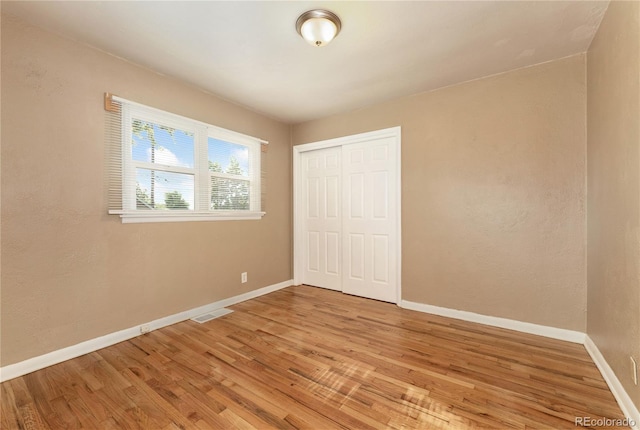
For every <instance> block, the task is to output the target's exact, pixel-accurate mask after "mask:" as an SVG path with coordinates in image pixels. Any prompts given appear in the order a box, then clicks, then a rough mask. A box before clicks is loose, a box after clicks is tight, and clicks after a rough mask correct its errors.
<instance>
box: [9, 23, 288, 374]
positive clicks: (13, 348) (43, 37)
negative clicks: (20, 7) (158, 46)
mask: <svg viewBox="0 0 640 430" xmlns="http://www.w3.org/2000/svg"><path fill="white" fill-rule="evenodd" d="M2 90H3V91H2V107H3V109H2V279H1V281H2V305H1V306H2V308H1V312H2V345H1V346H2V362H1V364H2V365H8V364H12V363H15V362H17V361H21V360H24V359H27V358H30V357H33V356H37V355H40V354H44V353H47V352H49V351H52V350H56V349H59V348H63V347H66V346H70V345H73V344H76V343H78V342H81V341H84V340H87V339H91V338H94V337H97V336H101V335H104V334H107V333H111V332H114V331H117V330H120V329H124V328H128V327H131V326H134V325H137V324H140V323H142V322H147V321H150V320H153V319H156V318H160V317H164V316H167V315H170V314H173V313H176V312H179V311H183V310H186V309H190V308H193V307H196V306H201V305H205V304H207V303H211V302H213V301H216V300H220V299H223V298H227V297H230V296H234V295H237V294H240V293H244V292H247V291H250V290H254V289H256V288H260V287H264V286H267V285H271V284H275V283H278V282H281V281H285V280H287V279H291V258H292V257H291V167H290V166H291V155H290V153H291V147H290V127H289V126H288V125H285V124H281V123H278V122H275V121H272V120H270V119H268V118H265V117H264V116H261V115H258V114H256V113H253V112H251V111H248V110H246V109H243V108H241V107H239V106H237V105H233V104H231V103H227V102H225V101H222V100H220V99H218V98H216V97H213V96H211V95H209V94H206V93H203V92H201V91H199V90H197V89H195V88H191V87H188V86H185V85H184V84H182V83H180V82H178V81H176V80H173V79H170V78H167V77H164V76H160V75H158V74H156V73H154V72H151V71H149V70H145V69H143V68H140V67H137V66H135V65H132V64H131V63H128V62H125V61H122V60H120V59H118V58H116V57H113V56H110V55H107V54H105V53H103V52H100V51H97V50H94V49H91V48H88V47H87V46H84V45H81V44H78V43H75V42H73V41H70V40H66V39H62V38H60V37H58V36H56V35H53V34H50V33H47V32H44V31H42V30H39V29H37V28H34V27H30V26H28V25H26V24H24V23H22V22H21V21H18V20H15V19H13V18H10V17H8V16H2ZM105 91H108V92H112V93H114V94H117V95H119V96H122V97H125V98H128V99H130V100H134V101H138V102H141V103H144V104H148V105H151V106H155V107H158V108H160V109H165V110H168V111H171V112H175V113H178V114H181V115H184V116H188V117H192V118H195V119H198V120H201V121H205V122H208V123H211V124H215V125H218V126H221V127H225V128H229V129H232V130H236V131H239V132H242V133H246V134H250V135H254V136H258V137H261V138H263V139H267V140H269V141H270V142H271V144H270V145H269V154H268V165H267V169H268V177H267V184H268V203H267V210H268V213H267V215H266V216H265V217H264V219H262V220H261V221H233V222H228V221H221V222H189V223H158V224H127V225H123V224H121V222H120V218H119V217H117V216H113V215H111V216H110V215H107V208H106V191H105V187H104V182H103V170H104V169H103V166H104V163H103V156H104V149H103V146H104V138H103V133H104V114H103V108H102V107H103V104H102V103H103V101H102V97H103V93H104V92H105ZM265 256H268V258H267V257H265ZM242 271H247V272H248V273H249V282H248V283H247V284H240V272H242Z"/></svg>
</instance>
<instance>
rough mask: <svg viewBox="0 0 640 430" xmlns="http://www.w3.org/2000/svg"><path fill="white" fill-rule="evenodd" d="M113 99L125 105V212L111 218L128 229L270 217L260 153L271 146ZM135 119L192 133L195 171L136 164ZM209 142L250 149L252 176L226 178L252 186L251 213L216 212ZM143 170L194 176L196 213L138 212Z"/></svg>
mask: <svg viewBox="0 0 640 430" xmlns="http://www.w3.org/2000/svg"><path fill="white" fill-rule="evenodd" d="M114 99H115V100H116V101H118V102H120V103H121V115H122V117H121V118H122V130H121V150H122V178H121V180H122V209H121V210H109V214H117V215H120V217H121V218H122V222H123V223H146V222H184V221H228V220H256V219H261V218H262V216H264V215H265V212H263V211H261V208H260V206H261V202H260V196H261V192H262V190H261V183H260V179H261V170H260V169H261V160H260V158H261V157H260V153H261V145H262V144H263V143H267V142H265V141H262V140H260V139H257V138H254V137H251V136H247V135H244V134H242V133H237V132H234V131H231V130H227V129H224V128H221V127H217V126H214V125H211V124H207V123H203V122H201V121H197V120H193V119H190V118H186V117H183V116H180V115H176V114H172V113H169V112H165V111H162V110H160V109H156V108H152V107H149V106H145V105H142V104H139V103H134V102H130V101H128V100H124V99H120V98H117V99H116V98H115V97H114ZM134 119H139V120H142V121H146V122H149V123H152V124H158V125H163V126H167V127H171V128H174V129H177V130H181V131H184V132H191V133H193V145H194V148H193V153H194V160H193V164H194V165H193V168H191V167H183V166H171V165H165V164H160V163H150V162H147V161H137V160H134V159H133V152H132V148H133V130H132V124H133V120H134ZM209 138H213V139H217V140H221V141H224V142H228V143H232V144H235V145H241V146H244V147H246V148H247V149H248V151H249V165H248V170H249V172H248V176H242V177H240V176H236V175H233V174H226V173H223V175H224V177H225V178H226V179H238V180H245V181H247V182H249V196H250V198H249V202H250V207H249V209H248V210H220V209H211V182H212V181H211V178H212V175H211V173H212V172H211V171H210V170H209V153H208V145H209V142H208V139H209ZM138 168H141V169H145V170H155V171H163V172H168V173H178V174H188V175H193V180H194V196H193V198H194V208H193V209H171V210H162V209H160V210H158V209H156V210H154V209H151V210H146V209H145V210H142V209H137V202H136V184H137V180H136V169H138ZM216 176H217V175H216ZM218 177H220V176H218ZM256 196H257V197H256Z"/></svg>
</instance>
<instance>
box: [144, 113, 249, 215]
mask: <svg viewBox="0 0 640 430" xmlns="http://www.w3.org/2000/svg"><path fill="white" fill-rule="evenodd" d="M154 142H155V144H154ZM207 143H208V145H207V148H208V161H209V167H210V168H211V166H212V164H215V166H216V167H215V169H220V170H218V171H222V172H228V173H233V174H238V173H240V172H238V167H239V169H240V171H241V173H240V174H241V175H242V176H245V177H248V176H249V175H248V172H249V148H248V147H246V146H244V145H239V144H235V143H231V142H226V141H223V140H219V139H215V138H212V137H209V138H208V142H207ZM194 148H195V143H194V133H193V132H189V131H185V130H178V129H174V128H170V127H166V126H161V125H158V124H152V123H149V122H145V121H139V120H136V119H134V127H133V141H132V157H133V160H135V161H142V162H147V163H152V162H153V163H156V164H163V165H167V166H172V167H183V168H189V169H193V168H194V167H195V154H194ZM233 160H235V161H236V163H234V161H233ZM234 166H235V169H234ZM211 170H213V169H211ZM151 172H152V171H151V170H149V169H141V168H137V169H136V182H137V186H138V188H139V191H138V193H137V194H138V197H140V196H142V199H141V198H138V208H140V204H141V203H140V201H141V200H143V201H144V202H146V203H147V204H148V206H149V208H151V205H150V202H151V195H152V194H153V200H154V201H155V205H156V208H157V209H164V208H174V209H186V207H184V206H185V205H188V209H194V200H195V192H194V176H193V175H189V174H183V173H171V172H163V171H154V173H153V174H152V173H151ZM152 177H154V178H155V179H154V187H153V189H152V187H151V181H152ZM176 192H177V193H179V196H178V195H177V194H176ZM167 197H169V200H168V201H167V200H166V198H167ZM180 199H182V200H180ZM176 202H180V203H179V204H178V205H177V206H176ZM185 202H186V203H185Z"/></svg>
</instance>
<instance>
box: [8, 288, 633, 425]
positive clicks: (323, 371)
mask: <svg viewBox="0 0 640 430" xmlns="http://www.w3.org/2000/svg"><path fill="white" fill-rule="evenodd" d="M232 309H233V310H234V311H235V312H233V313H232V314H229V315H226V316H223V317H221V318H218V319H216V320H213V321H210V322H208V323H205V324H198V323H195V322H193V321H186V322H182V323H179V324H175V325H173V326H170V327H166V328H163V329H160V330H157V331H154V332H151V333H148V334H145V335H142V336H139V337H137V338H134V339H131V340H129V341H126V342H122V343H119V344H117V345H113V346H111V347H108V348H105V349H102V350H99V351H97V352H94V353H91V354H88V355H86V356H82V357H79V358H76V359H73V360H69V361H66V362H64V363H60V364H58V365H55V366H51V367H49V368H46V369H43V370H40V371H37V372H34V373H31V374H29V375H26V376H23V377H20V378H16V379H13V380H11V381H7V382H5V383H3V384H2V392H1V395H2V419H1V421H0V424H1V427H2V429H41V428H42V429H47V428H51V429H59V428H85V429H121V428H124V429H128V428H132V429H133V428H146V429H176V428H182V429H208V428H224V429H231V428H239V429H245V428H246V429H249V428H259V429H263V428H281V429H295V428H309V429H334V428H349V429H372V428H375V429H414V428H415V429H417V428H424V429H431V428H433V429H439V428H447V429H465V428H478V427H483V428H572V429H575V428H576V426H575V425H574V420H575V418H576V417H591V418H594V419H596V418H602V417H608V418H623V416H622V412H621V411H620V409H619V408H618V406H617V404H616V402H615V400H614V398H613V396H612V394H611V392H610V391H609V390H608V388H607V386H606V384H605V382H604V381H603V379H602V377H601V375H600V373H599V372H598V370H597V368H596V366H595V365H594V364H593V362H592V361H591V360H590V358H589V356H588V354H587V352H586V351H585V349H584V347H583V346H582V345H577V344H571V343H566V342H561V341H557V340H553V339H547V338H543V337H538V336H533V335H527V334H523V333H517V332H512V331H509V330H504V329H499V328H493V327H487V326H482V325H478V324H472V323H466V322H463V321H458V320H453V319H448V318H443V317H437V316H432V315H427V314H422V313H419V312H413V311H409V310H404V309H400V308H398V307H397V306H395V305H392V304H388V303H382V302H377V301H373V300H367V299H362V298H358V297H353V296H348V295H344V294H341V293H338V292H333V291H329V290H323V289H319V288H313V287H307V286H297V287H290V288H286V289H284V290H280V291H277V292H274V293H271V294H269V295H266V296H262V297H260V298H257V299H253V300H250V301H247V302H244V303H240V304H238V305H235V306H233V307H232Z"/></svg>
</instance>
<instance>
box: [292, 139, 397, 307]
mask: <svg viewBox="0 0 640 430" xmlns="http://www.w3.org/2000/svg"><path fill="white" fill-rule="evenodd" d="M372 134H373V133H372ZM347 142H348V140H347ZM298 157H299V159H298V166H299V168H298V175H297V176H298V177H297V178H295V180H296V185H297V186H296V189H297V192H296V218H297V224H298V225H297V228H296V236H297V237H296V243H297V244H298V246H297V247H296V251H297V252H296V253H297V255H296V257H295V258H296V268H297V271H298V272H299V273H296V277H299V278H300V279H298V280H299V281H301V283H304V284H308V285H314V286H318V287H324V288H329V289H332V290H338V291H342V292H344V293H347V294H353V295H357V296H362V297H368V298H372V299H377V300H383V301H387V302H393V303H397V302H399V300H400V296H399V265H400V264H399V263H400V262H399V261H398V260H399V246H400V240H399V239H400V238H399V234H400V229H399V204H400V199H399V196H398V192H399V177H400V172H399V163H398V157H399V136H395V135H392V136H390V137H375V136H374V137H372V138H371V139H365V140H363V139H359V141H357V142H355V143H344V144H341V145H337V146H332V147H328V148H323V149H315V150H308V151H300V152H299V154H298Z"/></svg>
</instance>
